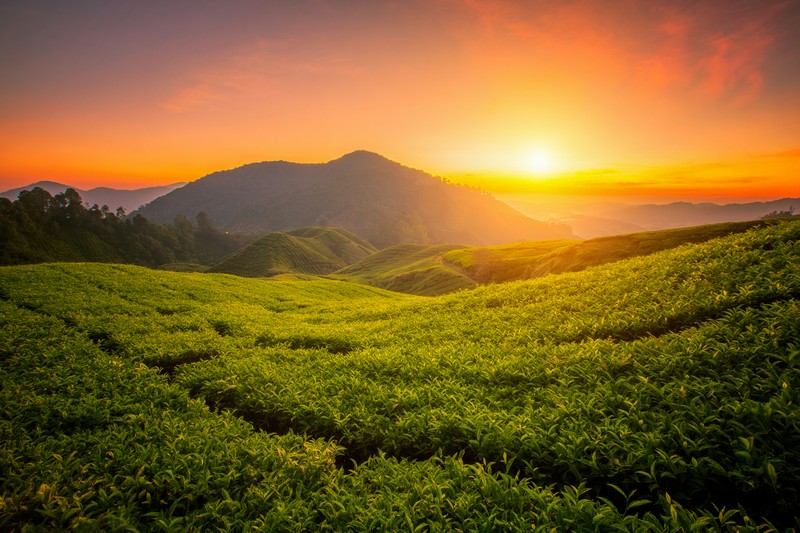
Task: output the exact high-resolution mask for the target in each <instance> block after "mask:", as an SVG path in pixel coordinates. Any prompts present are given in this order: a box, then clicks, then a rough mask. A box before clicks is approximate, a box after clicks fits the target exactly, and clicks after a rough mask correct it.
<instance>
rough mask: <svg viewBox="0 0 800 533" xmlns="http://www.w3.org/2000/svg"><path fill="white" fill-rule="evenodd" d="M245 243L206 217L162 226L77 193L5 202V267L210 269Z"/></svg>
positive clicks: (1, 247)
mask: <svg viewBox="0 0 800 533" xmlns="http://www.w3.org/2000/svg"><path fill="white" fill-rule="evenodd" d="M243 244H245V239H244V238H243V237H242V236H241V235H234V234H229V233H227V232H223V231H221V230H219V229H217V228H216V227H215V226H214V224H213V222H212V221H211V219H210V218H209V216H208V215H207V214H206V213H204V212H201V213H199V214H198V215H197V217H196V219H195V223H194V224H192V222H190V221H189V219H188V218H186V217H185V216H184V215H178V216H176V217H175V219H174V220H173V222H172V224H170V225H162V224H157V223H155V222H153V221H151V220H149V219H147V218H145V217H143V216H141V215H139V214H134V215H132V216H131V215H126V213H125V210H124V209H122V208H121V207H120V208H118V209H116V210H115V211H112V210H111V209H109V207H108V206H106V205H103V206H98V205H97V204H94V205H92V206H89V205H88V204H85V203H84V202H83V199H82V198H81V196H80V194H79V193H78V192H77V191H76V190H75V189H71V188H70V189H67V190H66V191H64V192H63V193H59V194H56V195H55V196H52V195H51V194H50V193H49V192H47V191H46V190H44V189H42V188H39V187H36V188H34V189H32V190H29V191H27V190H26V191H22V192H20V194H19V196H18V198H17V199H16V200H15V201H13V202H12V201H11V200H9V199H7V198H0V264H4V265H18V264H28V263H42V262H55V261H98V262H118V263H131V264H136V265H142V266H148V267H158V266H161V265H165V264H169V263H176V262H185V263H199V264H202V265H210V264H212V263H214V262H216V261H218V260H219V259H221V258H222V257H224V256H225V255H228V254H229V253H231V252H233V251H235V250H236V249H238V248H240V247H241V246H242V245H243Z"/></svg>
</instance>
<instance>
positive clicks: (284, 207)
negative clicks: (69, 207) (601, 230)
mask: <svg viewBox="0 0 800 533" xmlns="http://www.w3.org/2000/svg"><path fill="white" fill-rule="evenodd" d="M200 211H205V212H206V213H208V214H209V215H210V216H211V218H212V219H213V220H214V221H216V222H217V223H218V224H219V225H220V227H222V228H223V229H226V230H228V231H240V232H264V231H270V232H275V231H279V232H280V231H284V232H285V231H290V230H294V229H297V228H301V227H307V226H338V227H342V228H345V229H347V230H349V231H351V232H353V233H356V234H358V235H361V236H363V237H364V238H366V239H367V240H369V241H370V242H371V243H373V244H374V245H375V246H377V247H378V248H384V247H387V246H391V245H393V244H401V243H411V244H438V243H452V242H462V243H466V244H472V245H486V244H499V243H504V242H510V241H518V240H530V239H548V238H561V237H568V236H570V235H571V233H570V230H569V227H568V226H563V225H550V224H546V223H544V222H539V221H536V220H533V219H530V218H528V217H526V216H524V215H522V214H521V213H519V212H517V211H515V210H514V209H512V208H510V207H508V206H507V205H506V204H504V203H502V202H500V201H498V200H496V199H495V198H493V197H492V196H491V195H489V194H487V193H485V192H482V191H479V190H476V189H471V188H468V187H463V186H457V185H453V184H450V183H446V182H444V181H443V180H441V179H438V178H435V177H433V176H431V175H429V174H426V173H425V172H422V171H419V170H414V169H411V168H408V167H405V166H403V165H400V164H399V163H395V162H393V161H390V160H388V159H386V158H384V157H382V156H380V155H378V154H374V153H370V152H364V151H358V152H353V153H351V154H347V155H345V156H343V157H341V158H339V159H336V160H333V161H329V162H328V163H320V164H299V163H289V162H286V161H272V162H262V163H253V164H249V165H245V166H242V167H239V168H236V169H233V170H227V171H222V172H216V173H214V174H210V175H208V176H205V177H203V178H200V179H199V180H197V181H194V182H192V183H189V184H188V185H186V186H185V187H182V188H181V189H178V190H175V191H173V192H171V193H169V194H167V195H165V196H163V197H161V198H158V199H156V200H154V201H152V202H151V203H149V204H148V205H146V206H144V207H142V208H141V209H140V210H139V213H141V214H142V215H143V216H145V217H147V218H150V219H152V220H156V221H160V222H162V223H167V222H169V221H171V220H172V219H173V218H174V217H175V215H177V214H179V213H181V214H184V215H186V216H187V217H189V218H191V217H193V216H195V214H196V213H198V212H200Z"/></svg>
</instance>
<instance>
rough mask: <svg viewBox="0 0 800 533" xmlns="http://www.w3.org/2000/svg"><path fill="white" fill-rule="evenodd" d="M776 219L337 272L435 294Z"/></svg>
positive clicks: (394, 252)
mask: <svg viewBox="0 0 800 533" xmlns="http://www.w3.org/2000/svg"><path fill="white" fill-rule="evenodd" d="M775 223H776V222H775V221H766V220H754V221H746V222H726V223H722V224H709V225H707V226H695V227H690V228H678V229H668V230H658V231H645V232H639V233H630V234H625V235H614V236H611V237H598V238H596V239H589V240H586V241H581V240H576V239H571V240H555V241H531V242H516V243H512V244H506V245H501V246H483V247H477V248H476V247H465V246H458V245H432V246H424V245H414V244H401V245H397V246H392V247H390V248H386V249H384V250H381V251H380V252H378V253H376V254H373V255H371V256H369V257H367V258H365V259H362V260H361V261H358V262H356V263H355V264H352V265H350V266H347V267H345V268H343V269H341V270H339V271H337V272H336V277H338V278H341V279H347V280H350V281H356V282H358V283H366V284H369V285H373V286H375V287H380V288H383V289H389V290H392V291H398V292H405V293H408V294H417V295H422V296H435V295H439V294H446V293H449V292H454V291H457V290H459V289H465V288H473V287H476V286H478V285H485V284H488V283H503V282H506V281H517V280H523V279H531V278H538V277H542V276H546V275H548V274H561V273H564V272H578V271H580V270H583V269H585V268H588V267H591V266H596V265H602V264H605V263H610V262H613V261H619V260H621V259H628V258H631V257H639V256H643V255H648V254H652V253H655V252H660V251H662V250H668V249H670V248H675V247H677V246H681V245H683V244H689V243H700V242H705V241H707V240H709V239H713V238H717V237H722V236H726V235H731V234H734V233H741V232H744V231H747V230H749V229H751V228H755V227H762V226H768V225H770V224H775ZM232 273H233V272H232Z"/></svg>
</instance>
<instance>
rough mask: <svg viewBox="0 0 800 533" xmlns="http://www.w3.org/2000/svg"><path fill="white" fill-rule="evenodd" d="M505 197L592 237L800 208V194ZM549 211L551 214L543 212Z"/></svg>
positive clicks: (528, 212)
mask: <svg viewBox="0 0 800 533" xmlns="http://www.w3.org/2000/svg"><path fill="white" fill-rule="evenodd" d="M500 198H501V200H503V201H504V202H506V203H507V204H509V205H510V206H512V207H514V208H515V209H517V210H519V211H520V212H521V213H524V214H526V215H528V216H532V217H539V218H544V219H547V220H554V221H557V222H561V223H564V224H568V225H569V226H570V227H571V228H572V231H573V232H574V233H575V235H577V236H579V237H581V238H585V239H589V238H594V237H602V236H608V235H618V234H621V233H633V232H636V231H647V230H658V229H670V228H683V227H691V226H703V225H708V224H721V223H724V222H745V221H748V220H757V219H759V218H761V217H763V216H765V215H769V214H771V213H775V212H790V211H791V210H792V209H793V208H794V209H797V208H800V198H782V199H780V200H772V201H768V202H745V203H732V204H722V205H721V204H715V203H709V202H706V203H692V202H672V203H669V204H640V205H629V204H622V203H615V202H609V201H602V202H590V203H587V202H586V201H585V200H581V199H580V198H576V197H563V198H551V197H543V198H540V199H538V198H537V197H536V195H511V194H507V195H501V196H500ZM543 213H547V216H543Z"/></svg>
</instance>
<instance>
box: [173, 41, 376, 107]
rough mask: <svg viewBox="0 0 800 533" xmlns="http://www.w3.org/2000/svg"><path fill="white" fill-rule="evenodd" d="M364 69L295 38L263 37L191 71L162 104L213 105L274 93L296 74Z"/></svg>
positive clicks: (324, 74)
mask: <svg viewBox="0 0 800 533" xmlns="http://www.w3.org/2000/svg"><path fill="white" fill-rule="evenodd" d="M360 72H362V69H360V68H357V67H353V66H351V65H350V64H349V63H348V62H347V61H346V60H344V59H341V58H338V57H336V56H333V55H330V54H324V53H322V54H319V55H313V54H309V52H308V50H303V49H301V47H299V46H298V43H295V42H292V41H270V40H265V39H261V40H258V41H256V42H254V43H251V44H248V45H246V46H242V47H241V48H239V49H237V50H235V51H233V52H232V53H231V54H229V56H228V57H226V58H224V59H223V60H221V61H219V62H218V63H215V64H211V65H206V66H204V67H202V68H198V69H196V70H194V71H192V72H191V73H189V74H188V76H187V77H188V80H187V81H186V82H185V84H184V86H183V87H182V88H180V89H179V90H178V91H176V92H175V93H174V94H173V95H171V96H170V97H168V98H166V99H165V100H164V101H163V102H162V103H161V106H162V107H164V108H165V109H168V110H170V111H174V112H184V111H192V110H198V109H210V108H214V107H215V106H218V105H220V106H221V105H224V104H225V103H227V102H231V101H234V100H238V99H241V98H246V97H249V96H264V97H267V96H269V95H270V94H271V92H272V91H273V89H274V88H275V87H276V86H277V85H280V84H283V83H286V82H287V80H290V79H291V78H293V77H296V76H312V77H328V76H351V75H355V74H358V73H360Z"/></svg>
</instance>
